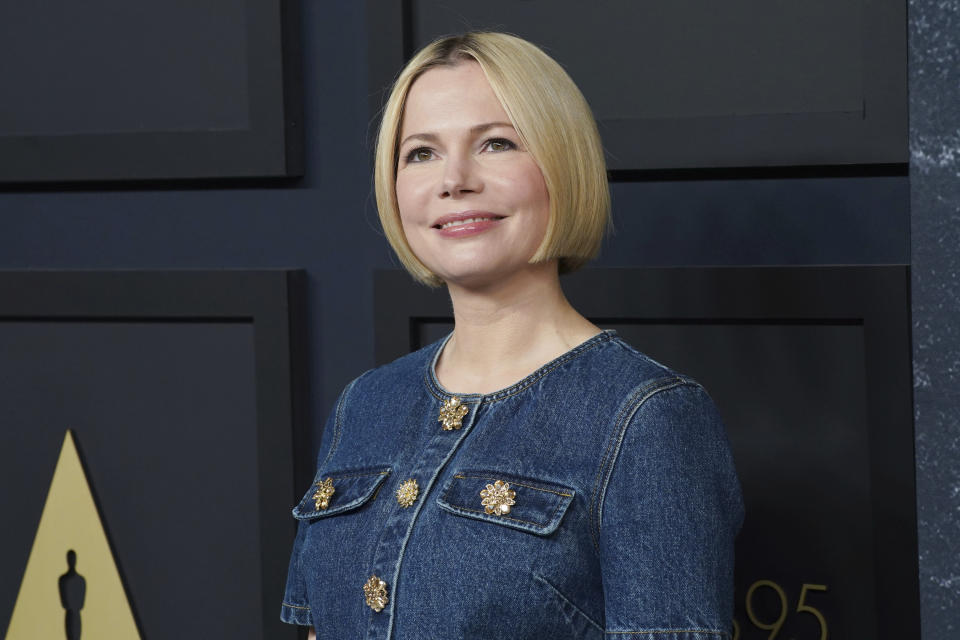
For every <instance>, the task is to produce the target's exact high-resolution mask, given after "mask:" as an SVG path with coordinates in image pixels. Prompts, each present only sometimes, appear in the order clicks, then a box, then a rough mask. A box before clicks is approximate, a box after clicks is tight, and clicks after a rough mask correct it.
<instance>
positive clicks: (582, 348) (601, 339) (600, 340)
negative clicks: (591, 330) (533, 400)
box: [424, 332, 613, 405]
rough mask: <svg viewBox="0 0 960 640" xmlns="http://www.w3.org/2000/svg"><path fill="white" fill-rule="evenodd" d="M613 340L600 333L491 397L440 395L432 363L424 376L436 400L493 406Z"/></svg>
mask: <svg viewBox="0 0 960 640" xmlns="http://www.w3.org/2000/svg"><path fill="white" fill-rule="evenodd" d="M611 340H613V335H612V334H611V333H608V332H603V333H598V334H597V335H596V336H594V337H593V338H590V340H587V342H586V343H584V344H581V345H578V346H576V347H574V348H573V349H571V350H570V351H568V352H566V353H565V354H563V355H561V356H559V357H557V358H556V359H555V360H553V361H551V362H550V363H548V364H546V365H544V366H543V367H541V368H540V369H538V370H537V371H534V372H533V373H531V374H530V375H529V376H527V377H526V378H524V379H523V380H520V381H519V382H517V383H515V384H513V385H511V386H510V387H507V388H506V389H504V390H502V391H497V392H495V393H493V394H491V395H489V396H486V395H484V394H472V393H469V394H463V396H466V397H467V398H466V399H464V398H463V396H461V395H459V394H443V393H440V394H438V393H437V392H436V391H435V390H434V388H433V380H432V379H431V378H432V376H431V373H432V369H433V364H432V361H431V364H429V365H428V366H427V371H426V373H425V374H424V379H425V380H426V382H427V390H428V391H429V392H430V394H431V395H432V396H433V397H434V398H436V399H437V400H445V395H454V396H457V397H458V398H460V399H461V401H462V402H463V403H464V404H478V405H479V404H481V403H483V402H487V403H488V404H493V403H495V402H500V401H501V400H507V399H509V398H512V397H513V396H515V395H517V394H518V393H521V392H522V391H525V390H527V389H528V388H529V387H530V386H531V385H533V384H534V383H535V382H537V381H539V380H540V379H541V378H543V377H544V376H545V375H547V374H548V373H550V372H552V371H553V370H554V369H556V368H557V367H559V366H561V365H564V364H566V363H567V362H569V361H570V360H572V359H574V358H577V357H579V356H580V355H581V354H583V353H586V352H587V351H589V350H591V349H593V348H595V347H598V346H600V345H601V344H605V343H607V342H610V341H611ZM444 344H446V342H444ZM441 346H442V345H441ZM514 387H516V388H515V389H514ZM511 389H512V391H511ZM469 396H479V397H477V398H470V397H469Z"/></svg>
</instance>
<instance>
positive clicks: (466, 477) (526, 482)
mask: <svg viewBox="0 0 960 640" xmlns="http://www.w3.org/2000/svg"><path fill="white" fill-rule="evenodd" d="M498 480H499V481H500V482H501V483H506V484H509V487H505V486H504V485H500V486H499V487H498V486H497V484H496V483H497V481H498ZM487 485H490V487H489V488H488V486H487ZM490 489H493V490H494V499H493V504H492V505H490V506H491V510H492V511H493V512H492V513H487V507H485V506H484V505H483V504H482V501H483V500H484V498H483V497H482V496H481V495H480V492H481V491H488V492H489V490H490ZM498 491H501V492H504V497H508V496H512V497H511V499H512V501H513V504H512V505H509V511H508V512H507V513H501V512H499V511H498V510H497V509H496V508H495V507H496V505H497V504H498V503H499V502H500V500H498V499H497V497H498V496H497V493H498ZM509 491H512V492H513V493H512V494H509V493H505V492H509ZM485 495H489V493H487V494H485ZM574 495H575V494H574V491H573V489H570V488H568V487H564V486H560V485H556V484H549V483H546V482H540V481H539V480H531V479H529V478H522V477H520V476H514V475H510V474H505V473H497V472H491V471H458V472H456V473H454V474H453V476H452V477H451V478H450V480H449V481H448V482H447V484H446V485H445V486H444V488H443V491H442V492H441V493H440V497H439V498H437V504H439V505H440V508H441V509H445V510H446V511H449V512H450V513H455V514H457V515H460V516H465V517H467V518H475V519H477V520H486V521H487V522H494V523H496V524H500V525H504V526H507V527H513V528H514V529H520V530H522V531H528V532H530V533H535V534H537V535H541V536H545V535H549V534H551V533H553V532H554V531H556V529H557V527H558V526H560V520H562V519H563V514H564V513H566V511H567V508H568V507H569V506H570V503H571V502H573V496H574Z"/></svg>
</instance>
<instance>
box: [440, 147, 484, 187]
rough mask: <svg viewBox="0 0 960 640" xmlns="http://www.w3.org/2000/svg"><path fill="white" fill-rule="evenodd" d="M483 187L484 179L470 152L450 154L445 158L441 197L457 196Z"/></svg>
mask: <svg viewBox="0 0 960 640" xmlns="http://www.w3.org/2000/svg"><path fill="white" fill-rule="evenodd" d="M482 189H483V180H482V179H481V177H480V174H479V172H478V171H477V167H476V165H475V163H474V161H473V159H472V158H470V157H469V155H468V154H450V155H449V156H447V158H446V159H445V160H444V166H443V178H442V181H441V184H440V197H441V198H456V197H458V196H461V195H463V194H465V193H475V192H479V191H481V190H482Z"/></svg>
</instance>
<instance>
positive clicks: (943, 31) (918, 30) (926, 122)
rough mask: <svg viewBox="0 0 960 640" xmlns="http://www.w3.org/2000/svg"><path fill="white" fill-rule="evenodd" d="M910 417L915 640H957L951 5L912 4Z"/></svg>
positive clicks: (955, 27) (957, 32)
mask: <svg viewBox="0 0 960 640" xmlns="http://www.w3.org/2000/svg"><path fill="white" fill-rule="evenodd" d="M909 10H910V184H911V187H910V191H911V197H910V200H911V227H912V229H911V231H912V238H911V245H912V247H911V249H912V264H913V359H914V360H913V366H914V403H915V404H914V411H915V417H916V436H917V509H918V525H919V544H920V599H921V604H920V607H921V619H922V625H923V638H924V640H948V639H949V640H956V639H957V638H960V0H911V1H910V5H909Z"/></svg>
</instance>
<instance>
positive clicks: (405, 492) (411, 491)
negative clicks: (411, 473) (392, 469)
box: [397, 478, 420, 509]
mask: <svg viewBox="0 0 960 640" xmlns="http://www.w3.org/2000/svg"><path fill="white" fill-rule="evenodd" d="M419 494H420V487H418V486H417V481H416V480H414V479H413V478H410V479H409V480H404V481H403V482H402V483H401V484H400V487H399V488H398V489H397V502H399V503H400V506H401V507H403V508H404V509H406V508H407V507H409V506H411V505H412V504H413V503H414V502H416V500H417V496H418V495H419Z"/></svg>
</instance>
